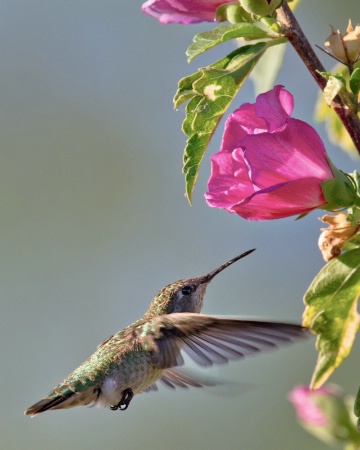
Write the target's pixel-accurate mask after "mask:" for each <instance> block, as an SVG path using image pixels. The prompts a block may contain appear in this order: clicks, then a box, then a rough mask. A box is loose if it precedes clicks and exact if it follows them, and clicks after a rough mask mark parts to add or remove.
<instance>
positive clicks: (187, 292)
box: [181, 284, 195, 295]
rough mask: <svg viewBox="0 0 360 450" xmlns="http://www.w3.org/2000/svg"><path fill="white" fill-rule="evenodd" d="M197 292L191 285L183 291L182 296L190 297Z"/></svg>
mask: <svg viewBox="0 0 360 450" xmlns="http://www.w3.org/2000/svg"><path fill="white" fill-rule="evenodd" d="M194 291H195V286H191V285H190V284H187V285H186V286H184V287H183V288H182V289H181V293H182V295H190V294H191V293H192V292H194Z"/></svg>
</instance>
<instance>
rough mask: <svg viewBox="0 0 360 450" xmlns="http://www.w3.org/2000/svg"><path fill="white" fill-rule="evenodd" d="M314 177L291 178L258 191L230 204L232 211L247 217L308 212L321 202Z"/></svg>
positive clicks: (268, 217)
mask: <svg viewBox="0 0 360 450" xmlns="http://www.w3.org/2000/svg"><path fill="white" fill-rule="evenodd" d="M325 203H326V202H325V199H324V196H323V193H322V191H321V187H320V184H319V180H318V179H317V178H304V179H299V180H294V181H291V182H288V183H284V184H282V185H277V186H271V187H270V188H267V189H264V190H261V191H257V192H255V193H254V194H252V195H250V196H249V197H246V198H244V199H243V200H241V201H239V202H238V203H237V204H234V205H233V206H232V211H234V212H236V214H238V215H239V216H241V217H243V218H244V219H248V220H271V219H279V218H282V217H289V216H293V215H298V214H303V213H306V212H310V211H312V210H313V209H315V208H317V207H319V206H322V205H324V204H325Z"/></svg>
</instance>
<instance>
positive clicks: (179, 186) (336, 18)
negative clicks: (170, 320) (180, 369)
mask: <svg viewBox="0 0 360 450" xmlns="http://www.w3.org/2000/svg"><path fill="white" fill-rule="evenodd" d="M356 3H357V2H354V0H342V1H341V2H340V1H338V0H317V1H316V2H307V1H303V2H302V4H301V5H300V7H299V8H298V11H297V17H298V20H299V21H300V23H301V25H302V26H303V29H304V31H305V32H306V33H307V34H308V36H309V38H310V41H311V43H312V44H319V45H323V42H324V40H325V39H326V37H327V36H328V35H329V34H330V27H329V25H330V24H332V25H334V26H335V28H340V29H341V30H345V28H346V26H347V21H348V19H349V17H351V18H352V20H353V23H356V22H358V21H360V17H359V15H356V14H359V9H358V7H355V4H356ZM141 4H142V2H141V1H140V0H139V1H131V2H123V1H119V0H117V1H115V0H86V1H84V0H78V1H74V0H61V1H55V0H50V1H49V0H46V1H44V0H33V1H31V2H29V1H26V0H19V1H16V2H14V1H10V0H3V1H1V3H0V41H1V45H0V61H1V63H0V71H1V83H0V99H1V103H0V104H1V107H0V127H1V159H0V198H1V219H0V220H1V241H0V242H1V244H0V245H1V247H0V253H1V267H0V276H1V291H2V293H1V315H0V333H1V340H0V342H1V344H0V346H1V365H0V376H1V384H2V394H1V407H0V415H1V419H0V441H1V448H3V449H7V450H18V449H25V448H26V449H28V450H42V449H49V448H51V449H52V450H58V449H71V450H83V449H99V448H102V449H109V450H112V449H118V448H126V449H129V450H135V449H139V448H142V447H145V446H146V447H147V448H149V449H157V450H165V449H174V450H180V449H184V448H187V449H197V450H202V449H209V450H213V449H218V448H223V449H226V450H235V449H240V448H241V449H246V450H257V449H263V448H266V449H280V448H281V449H292V450H300V449H304V448H311V449H314V450H317V449H319V450H320V449H324V448H326V446H325V445H324V444H322V443H320V442H318V441H316V440H315V439H314V438H312V437H311V436H309V435H307V434H306V433H305V432H304V431H303V430H302V429H301V428H300V427H299V426H298V425H297V423H296V419H295V413H294V411H293V408H292V406H291V405H290V404H289V403H288V401H287V394H288V392H289V391H290V390H291V389H292V388H293V386H295V385H296V384H299V383H308V382H309V380H310V377H311V374H312V370H313V367H314V364H315V361H316V352H315V350H314V342H315V339H314V338H311V339H310V340H309V341H307V342H306V343H301V344H297V345H293V346H291V347H288V348H285V349H283V350H281V351H278V352H275V353H270V354H266V355H263V356H261V357H258V358H251V359H249V360H246V361H244V362H239V363H232V364H230V365H229V366H226V367H220V368H215V369H214V370H212V371H211V375H214V376H219V377H220V378H221V379H226V380H228V384H227V385H226V386H221V387H219V388H208V389H205V390H203V391H202V390H188V391H177V392H169V391H167V390H162V391H161V392H158V393H149V394H142V395H139V396H137V397H135V399H134V400H133V402H132V404H131V406H130V408H129V410H127V411H126V413H124V412H117V413H115V412H111V411H108V410H102V409H96V408H93V409H88V408H76V409H72V410H67V411H55V412H48V413H46V414H44V415H41V416H40V417H38V418H36V419H30V418H29V417H25V416H23V410H24V409H26V408H27V407H29V406H30V405H31V404H33V403H34V402H36V401H38V400H40V398H42V397H43V396H44V395H46V394H47V393H48V392H49V390H51V389H52V388H53V387H54V386H55V385H56V384H58V383H59V382H60V381H61V380H62V379H63V378H64V377H65V376H66V375H67V374H68V373H70V372H71V371H72V370H73V369H75V368H76V367H77V366H78V365H79V364H80V363H81V362H82V361H83V360H85V359H86V358H87V357H88V356H89V355H90V354H91V353H92V352H93V351H94V350H95V348H96V345H97V344H99V343H100V342H101V341H102V340H104V339H106V338H107V337H108V336H109V335H111V334H113V333H115V332H117V331H118V330H120V329H122V328H123V327H125V326H127V325H128V324H130V323H131V322H132V321H134V320H135V319H137V318H139V317H140V316H141V315H142V314H143V313H144V312H145V310H146V309H147V307H148V304H149V303H150V301H151V299H152V298H153V296H154V295H155V293H156V292H157V291H158V290H159V289H160V288H161V287H162V286H164V285H165V284H168V283H170V282H172V281H175V280H177V279H179V278H184V277H191V276H198V275H201V274H203V273H206V272H208V271H209V270H212V269H214V268H215V267H217V266H218V265H220V264H221V263H223V262H225V261H227V260H228V259H230V258H232V257H233V256H235V255H237V254H239V253H241V252H243V251H245V250H248V249H250V248H253V247H256V248H257V251H256V252H255V253H254V254H252V255H251V256H249V257H248V258H246V259H245V260H242V261H241V262H239V263H237V264H236V265H234V266H232V267H231V268H229V269H227V270H226V271H225V272H223V273H222V274H221V275H219V277H217V278H216V279H215V280H214V281H213V283H212V285H211V286H210V287H209V288H208V291H207V296H206V301H205V307H204V309H203V312H204V313H208V314H223V315H230V314H234V315H250V316H258V317H261V318H264V319H273V320H274V319H275V320H288V321H293V322H297V323H300V322H301V314H302V311H303V303H302V296H303V294H304V292H305V290H306V288H307V287H308V285H309V283H310V282H311V280H312V279H313V277H314V276H315V274H316V273H317V272H318V270H319V269H320V268H321V267H322V266H323V264H324V262H323V261H322V259H321V256H320V253H319V251H318V249H317V239H318V235H319V228H320V226H321V224H320V222H319V221H318V216H320V215H321V213H319V212H314V213H312V214H310V215H309V216H308V217H306V218H305V219H303V220H301V221H300V222H296V221H295V220H294V218H290V219H286V220H279V221H270V222H262V223H251V222H246V221H245V220H243V219H241V218H239V217H237V216H233V215H230V214H228V213H226V212H225V211H221V210H215V209H211V208H209V207H208V206H207V205H206V203H205V200H204V198H203V194H204V192H205V191H206V183H207V179H208V177H209V173H210V163H209V158H210V156H211V154H212V153H215V152H216V151H218V149H219V145H220V140H221V134H222V127H223V123H222V124H220V126H219V128H218V131H217V133H216V135H215V136H214V139H213V141H212V143H211V146H210V148H209V151H208V153H207V155H206V156H205V160H204V163H203V165H202V167H201V171H200V176H199V180H198V183H197V186H196V189H195V194H194V198H193V206H192V207H191V206H189V204H188V203H187V200H186V199H185V197H184V180H183V174H182V173H181V165H182V154H183V149H184V146H185V140H186V139H185V136H184V135H183V134H182V132H181V129H180V127H181V122H182V120H183V118H184V108H180V110H178V111H174V110H173V109H172V98H173V96H174V94H175V91H176V88H177V82H178V80H179V79H180V78H182V77H183V76H186V75H188V74H190V73H193V72H195V71H196V70H197V68H198V67H201V66H205V65H207V64H210V63H212V62H213V61H215V60H217V59H219V58H220V57H222V56H223V54H224V48H221V47H219V48H217V49H213V50H211V51H209V52H208V53H206V54H205V55H202V56H201V57H200V58H198V59H196V60H195V61H194V62H192V63H191V64H190V65H188V64H187V62H186V56H185V50H186V48H187V47H188V45H190V43H191V41H192V37H193V35H194V34H195V33H197V32H200V31H204V30H207V29H210V28H211V27H212V24H207V23H205V24H199V25H193V26H188V27H183V26H176V25H172V26H171V25H169V26H163V25H161V24H160V23H158V22H157V21H156V20H154V19H152V18H150V17H148V16H146V15H144V14H142V13H141V11H140V7H141ZM232 48H233V47H232V44H229V45H228V49H229V50H231V49H232ZM318 53H319V56H320V58H321V59H322V61H323V62H324V64H325V66H326V68H327V69H329V70H330V69H331V67H332V66H333V65H334V62H333V61H332V60H330V59H329V58H328V57H327V56H326V55H324V54H321V53H320V52H319V51H318ZM277 83H280V84H283V85H284V86H285V87H286V88H287V89H289V90H290V91H291V92H292V93H293V94H294V96H295V111H294V114H293V115H294V117H296V118H300V119H302V120H306V121H308V122H310V123H313V125H314V122H313V121H312V117H313V106H314V101H315V99H316V96H317V93H318V90H317V86H316V85H315V83H314V82H313V80H312V79H311V78H310V75H309V74H308V72H307V71H306V70H305V67H304V65H303V64H302V62H301V61H300V60H299V59H298V57H297V55H296V54H295V52H294V51H293V50H292V49H291V48H290V47H289V48H287V51H286V59H285V66H284V67H283V69H282V70H281V72H280V75H279V77H278V79H277ZM254 100H255V96H254V91H253V85H252V82H251V81H248V82H247V83H246V85H245V87H244V88H243V89H242V90H241V91H240V94H239V96H238V97H237V99H236V100H235V102H234V103H233V105H232V106H231V109H232V110H234V109H235V108H236V107H238V106H239V105H240V104H241V103H244V102H246V101H250V102H254ZM314 126H315V127H316V129H317V130H318V132H319V133H320V135H321V136H322V137H323V139H324V141H325V143H326V146H327V149H328V151H329V153H330V156H331V158H332V159H333V161H334V163H335V164H336V165H337V166H338V167H340V168H342V169H343V170H345V171H352V170H354V169H355V168H357V167H358V160H351V158H350V157H349V156H348V155H346V154H344V153H342V152H341V150H340V149H339V148H337V147H335V146H333V145H332V144H330V143H329V141H328V140H327V138H326V135H325V132H324V127H323V126H322V125H318V124H315V125H314ZM358 352H359V345H358V344H357V345H355V348H354V350H353V352H352V354H351V355H350V357H349V358H348V359H347V360H346V361H345V363H344V364H343V366H342V367H341V368H340V369H339V370H338V371H337V372H336V374H335V375H334V376H333V377H332V380H331V381H333V382H336V383H339V384H340V385H341V386H342V387H343V388H344V389H345V390H346V391H347V392H348V393H349V394H353V395H355V393H356V391H357V388H358V385H359V381H360V362H359V359H358V357H357V356H356V355H357V353H358Z"/></svg>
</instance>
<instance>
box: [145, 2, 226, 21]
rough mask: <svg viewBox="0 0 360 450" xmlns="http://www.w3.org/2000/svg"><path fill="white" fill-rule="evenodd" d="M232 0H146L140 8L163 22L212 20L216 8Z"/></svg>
mask: <svg viewBox="0 0 360 450" xmlns="http://www.w3.org/2000/svg"><path fill="white" fill-rule="evenodd" d="M231 1H232V0H148V1H147V2H145V3H144V4H143V6H142V8H141V10H142V11H143V12H144V13H146V14H148V15H150V16H152V17H155V18H156V19H158V20H159V21H160V22H161V23H163V24H169V23H178V24H182V25H188V24H191V23H197V22H203V21H206V22H212V21H214V20H215V19H216V17H215V11H216V9H217V8H218V7H219V6H220V5H222V4H225V3H231Z"/></svg>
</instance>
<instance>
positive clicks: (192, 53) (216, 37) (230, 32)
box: [186, 23, 277, 62]
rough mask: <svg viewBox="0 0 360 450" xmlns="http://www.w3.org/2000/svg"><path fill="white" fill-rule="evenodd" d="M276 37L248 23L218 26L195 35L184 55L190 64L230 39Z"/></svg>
mask: <svg viewBox="0 0 360 450" xmlns="http://www.w3.org/2000/svg"><path fill="white" fill-rule="evenodd" d="M276 37H277V36H276V35H274V34H269V33H267V32H266V31H264V30H263V29H261V28H259V27H257V26H256V25H253V24H250V23H236V24H227V25H220V26H219V27H216V28H214V29H213V30H211V31H204V32H202V33H198V34H196V35H195V36H194V42H193V43H192V44H191V45H190V47H189V48H188V49H187V51H186V55H187V56H188V61H189V62H190V61H192V60H193V59H194V58H196V56H199V55H200V54H201V53H204V52H206V51H207V50H210V49H211V48H213V47H215V46H216V45H219V44H222V43H223V42H226V41H229V40H231V39H238V38H243V39H246V40H250V39H266V38H267V39H274V38H276Z"/></svg>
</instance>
